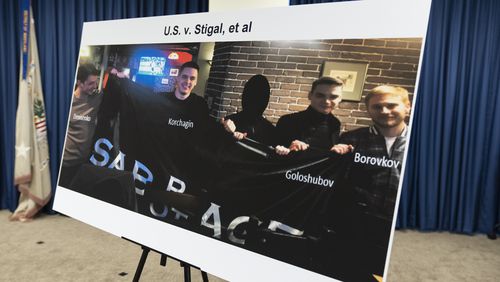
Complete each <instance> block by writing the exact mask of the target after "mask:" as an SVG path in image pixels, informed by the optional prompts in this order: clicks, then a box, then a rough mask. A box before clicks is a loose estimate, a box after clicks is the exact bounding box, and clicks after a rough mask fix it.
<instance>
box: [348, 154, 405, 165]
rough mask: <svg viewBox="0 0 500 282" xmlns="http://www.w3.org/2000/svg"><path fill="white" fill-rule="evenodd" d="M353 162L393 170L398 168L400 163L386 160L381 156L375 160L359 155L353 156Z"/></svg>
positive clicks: (374, 158)
mask: <svg viewBox="0 0 500 282" xmlns="http://www.w3.org/2000/svg"><path fill="white" fill-rule="evenodd" d="M354 162H355V163H361V164H368V165H374V166H381V167H393V168H396V167H398V166H399V164H400V163H401V162H400V161H395V160H391V159H386V158H385V156H383V157H382V158H376V157H370V156H363V155H361V154H360V153H355V154H354Z"/></svg>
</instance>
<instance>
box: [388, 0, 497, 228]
mask: <svg viewBox="0 0 500 282" xmlns="http://www.w3.org/2000/svg"><path fill="white" fill-rule="evenodd" d="M499 15H500V1H498V0H484V1H468V0H436V1H434V2H433V6H432V9H431V16H430V23H429V31H428V33H427V42H426V46H425V48H426V49H425V53H426V54H425V56H424V59H423V60H424V61H423V65H422V72H421V76H420V87H419V94H418V99H417V101H416V104H415V107H414V109H415V119H414V127H413V131H412V136H411V143H410V147H409V153H408V162H407V167H406V178H405V182H404V187H403V191H402V198H401V201H400V210H399V215H398V220H399V221H398V226H399V227H401V228H408V227H411V228H418V229H421V230H449V231H454V232H463V233H473V232H490V231H491V230H492V228H493V225H494V224H495V222H498V220H499V213H500V209H499V204H500V199H499V197H500V193H499V189H500V179H499V175H500V166H499V164H500V146H499V143H500V97H499V95H500V83H499V81H500V55H499V50H500V17H499Z"/></svg>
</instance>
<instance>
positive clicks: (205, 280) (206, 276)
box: [201, 271, 208, 282]
mask: <svg viewBox="0 0 500 282" xmlns="http://www.w3.org/2000/svg"><path fill="white" fill-rule="evenodd" d="M201 278H202V279H203V282H208V275H207V273H206V272H205V271H201Z"/></svg>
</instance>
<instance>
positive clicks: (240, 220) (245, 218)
mask: <svg viewBox="0 0 500 282" xmlns="http://www.w3.org/2000/svg"><path fill="white" fill-rule="evenodd" d="M249 220H250V217H249V216H238V217H237V218H235V219H233V221H231V223H229V226H228V227H227V232H228V234H227V238H228V239H229V240H230V241H231V242H233V243H236V244H241V245H244V244H245V239H238V238H237V237H236V236H234V229H236V226H238V225H240V224H241V223H244V222H248V221H249Z"/></svg>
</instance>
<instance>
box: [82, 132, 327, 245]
mask: <svg viewBox="0 0 500 282" xmlns="http://www.w3.org/2000/svg"><path fill="white" fill-rule="evenodd" d="M112 148H113V145H112V144H111V142H110V141H109V140H108V139H106V138H100V139H98V140H97V141H96V143H95V144H94V151H95V152H94V154H92V156H91V158H90V162H91V163H92V164H94V165H95V166H100V167H108V168H114V169H118V170H124V163H125V157H126V155H125V154H124V153H122V152H118V155H117V156H116V157H115V159H114V160H113V161H112V162H110V164H109V165H108V162H109V161H110V155H109V151H111V149H112ZM133 176H134V180H137V181H139V182H141V183H143V184H145V185H146V184H148V183H151V182H153V179H154V175H153V173H152V172H151V170H150V169H149V168H148V167H147V166H146V165H144V164H143V163H141V162H139V161H137V160H136V161H135V163H134V168H133ZM286 178H287V179H291V180H295V181H300V182H305V183H312V184H316V185H321V186H325V187H326V186H329V187H332V186H333V183H334V180H331V179H325V178H322V177H321V176H317V177H313V176H311V175H310V174H307V175H302V174H300V173H299V172H298V171H297V172H295V173H292V171H287V172H286ZM144 190H145V189H139V188H137V187H136V188H135V192H136V193H137V194H138V195H141V196H143V195H144ZM166 191H171V192H176V193H184V192H185V191H186V183H185V182H184V181H182V180H181V179H179V178H177V177H175V176H170V179H169V181H168V185H167V188H166ZM220 208H221V207H220V206H219V205H217V204H215V203H210V207H209V208H208V209H207V210H206V211H205V213H204V214H203V215H202V217H201V223H200V224H201V226H205V227H207V228H209V229H211V230H213V237H216V238H221V236H222V222H221V215H220ZM169 210H170V211H172V212H173V213H174V218H175V220H181V219H184V220H186V219H188V215H187V214H185V213H183V212H181V211H179V210H177V209H175V208H174V207H171V208H169V207H168V206H167V205H163V209H162V210H161V211H158V210H157V209H156V207H155V204H153V203H150V204H149V212H150V213H151V214H152V215H153V216H155V217H157V218H165V217H167V215H168V214H169ZM249 221H250V217H249V216H238V217H236V218H234V219H233V220H232V221H231V222H230V224H229V226H228V228H227V231H226V232H227V237H228V239H229V240H230V241H231V242H233V243H236V244H241V245H244V244H245V239H243V238H238V237H236V236H235V234H234V230H235V229H236V228H237V227H238V226H239V225H240V224H244V223H247V222H249ZM262 223H263V222H262V221H257V226H261V225H262ZM243 228H245V227H243ZM267 229H269V230H271V231H275V232H277V231H278V230H279V231H283V232H286V233H288V234H292V235H296V236H300V235H302V234H303V233H304V232H303V231H301V230H299V229H295V228H293V227H291V226H288V225H286V224H283V223H281V222H279V221H275V220H270V223H269V226H267ZM241 234H242V235H246V234H247V233H246V230H243V231H242V233H241Z"/></svg>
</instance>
